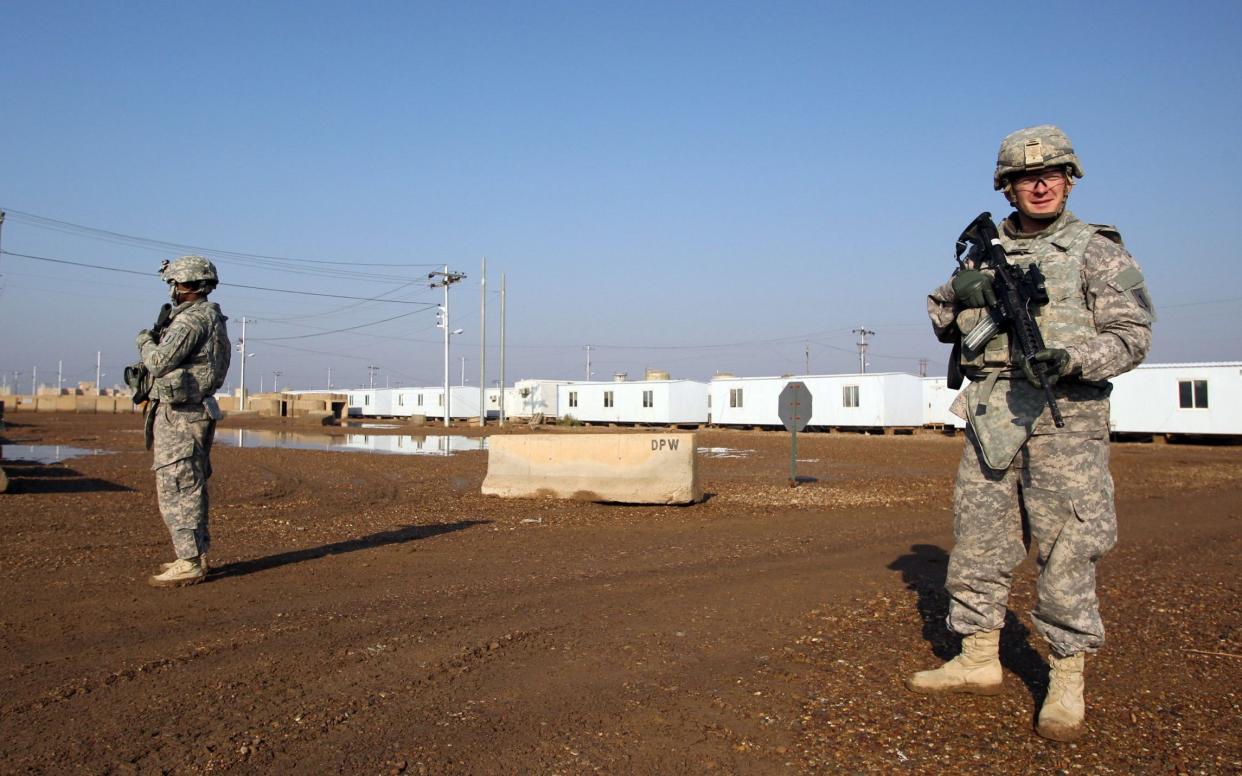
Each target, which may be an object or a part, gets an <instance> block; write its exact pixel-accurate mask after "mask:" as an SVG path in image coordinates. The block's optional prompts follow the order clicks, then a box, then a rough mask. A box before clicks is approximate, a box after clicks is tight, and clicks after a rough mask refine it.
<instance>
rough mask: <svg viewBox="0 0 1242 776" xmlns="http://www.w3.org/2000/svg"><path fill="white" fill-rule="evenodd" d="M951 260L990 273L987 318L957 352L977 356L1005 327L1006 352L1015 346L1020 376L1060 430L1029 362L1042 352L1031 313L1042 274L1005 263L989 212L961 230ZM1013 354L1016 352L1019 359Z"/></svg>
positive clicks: (1049, 396)
mask: <svg viewBox="0 0 1242 776" xmlns="http://www.w3.org/2000/svg"><path fill="white" fill-rule="evenodd" d="M955 258H956V259H957V263H958V266H960V267H962V268H963V269H966V268H968V267H969V268H972V269H985V268H986V269H991V270H992V271H993V273H994V275H993V278H992V287H991V288H990V289H989V288H987V287H985V289H984V297H985V299H986V300H987V310H988V317H987V318H985V319H984V320H982V321H980V322H979V325H977V326H975V328H974V329H972V330H971V332H970V334H969V335H967V336H966V337H964V338H963V339H962V347H963V348H964V349H965V350H966V351H967V352H968V353H969V352H979V351H980V350H981V349H982V348H983V346H984V344H986V343H987V341H988V340H989V339H991V337H992V336H993V335H995V334H996V332H997V331H999V330H1000V329H1002V328H1007V329H1008V331H1009V333H1010V336H1011V338H1012V340H1011V342H1010V347H1013V346H1014V345H1016V346H1017V347H1016V348H1015V351H1014V355H1015V356H1019V357H1020V358H1021V359H1022V371H1023V372H1025V373H1027V374H1028V375H1033V376H1034V378H1035V381H1036V382H1038V383H1039V387H1040V388H1041V389H1042V390H1043V392H1044V398H1045V399H1046V400H1047V402H1048V409H1049V410H1051V412H1052V420H1053V422H1054V423H1056V426H1057V428H1063V427H1064V426H1065V420H1064V419H1063V418H1062V417H1061V409H1060V407H1058V406H1057V399H1056V396H1054V395H1053V393H1052V383H1050V382H1049V381H1048V366H1047V365H1046V364H1044V363H1043V362H1042V361H1035V360H1034V356H1035V354H1036V353H1038V352H1039V351H1041V350H1043V349H1044V337H1043V335H1042V334H1040V332H1039V324H1037V323H1036V322H1035V314H1034V311H1033V310H1032V308H1034V307H1038V306H1041V305H1045V304H1047V303H1048V289H1047V287H1046V286H1045V285H1044V275H1043V273H1042V272H1040V270H1039V267H1037V266H1036V265H1035V264H1031V265H1029V266H1028V267H1027V268H1026V269H1023V268H1022V267H1019V266H1017V265H1014V264H1010V263H1009V259H1008V258H1007V257H1006V256H1005V249H1004V248H1003V247H1001V242H1000V234H998V233H997V231H996V224H994V223H992V214H991V213H980V214H979V217H978V218H976V219H975V220H974V221H972V222H971V223H970V226H967V227H966V229H965V230H963V231H962V234H961V236H960V237H958V238H957V252H956V254H955ZM989 291H990V292H991V293H988V292H989ZM1017 351H1021V352H1020V354H1019V353H1018V352H1017Z"/></svg>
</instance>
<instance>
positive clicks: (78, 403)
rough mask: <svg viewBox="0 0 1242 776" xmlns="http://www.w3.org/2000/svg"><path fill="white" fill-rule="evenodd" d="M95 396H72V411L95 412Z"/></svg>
mask: <svg viewBox="0 0 1242 776" xmlns="http://www.w3.org/2000/svg"><path fill="white" fill-rule="evenodd" d="M95 404H96V397H94V396H74V397H73V411H74V412H95V411H96V407H95Z"/></svg>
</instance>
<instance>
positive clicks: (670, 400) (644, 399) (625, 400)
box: [556, 380, 707, 426]
mask: <svg viewBox="0 0 1242 776" xmlns="http://www.w3.org/2000/svg"><path fill="white" fill-rule="evenodd" d="M556 391H557V399H556V402H557V406H558V408H559V410H560V412H559V413H558V415H559V417H561V418H568V417H572V418H574V419H575V420H579V421H582V422H583V423H634V424H638V425H648V424H650V425H661V426H670V425H702V424H704V423H707V385H705V384H704V383H698V382H695V381H693V380H634V381H633V382H630V381H614V382H580V383H562V384H560V385H558V386H557V389H556Z"/></svg>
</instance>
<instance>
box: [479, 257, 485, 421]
mask: <svg viewBox="0 0 1242 776" xmlns="http://www.w3.org/2000/svg"><path fill="white" fill-rule="evenodd" d="M479 425H480V426H485V425H487V257H486V256H484V257H483V269H482V274H481V278H480V280H479Z"/></svg>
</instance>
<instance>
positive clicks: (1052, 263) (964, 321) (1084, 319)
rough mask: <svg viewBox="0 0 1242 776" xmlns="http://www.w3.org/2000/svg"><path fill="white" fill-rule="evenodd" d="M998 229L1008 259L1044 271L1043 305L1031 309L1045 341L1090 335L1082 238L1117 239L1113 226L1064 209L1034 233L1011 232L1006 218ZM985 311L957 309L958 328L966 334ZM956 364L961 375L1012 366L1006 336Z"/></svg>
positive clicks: (1057, 343)
mask: <svg viewBox="0 0 1242 776" xmlns="http://www.w3.org/2000/svg"><path fill="white" fill-rule="evenodd" d="M997 231H998V232H999V234H1000V240H1001V247H1003V248H1004V249H1005V255H1006V256H1007V257H1008V259H1009V263H1010V264H1015V265H1019V266H1022V267H1026V266H1027V265H1029V264H1032V263H1033V264H1035V265H1036V266H1038V267H1039V269H1040V271H1042V272H1043V274H1044V279H1045V281H1046V283H1047V288H1048V304H1046V305H1043V306H1042V307H1037V308H1035V311H1034V312H1035V320H1036V322H1037V323H1038V325H1039V330H1040V333H1041V334H1043V337H1044V345H1045V346H1047V347H1049V348H1065V347H1067V346H1069V345H1076V344H1078V343H1080V342H1085V341H1086V340H1089V339H1091V338H1092V337H1094V336H1095V335H1096V333H1097V332H1096V330H1095V321H1094V318H1093V316H1092V314H1091V311H1090V310H1089V309H1087V297H1086V288H1085V279H1084V271H1083V270H1084V258H1083V257H1084V256H1085V254H1086V252H1087V243H1089V242H1091V238H1092V237H1093V236H1094V235H1096V234H1102V235H1104V236H1105V237H1107V238H1109V239H1111V240H1113V241H1114V242H1116V243H1118V244H1120V243H1121V235H1120V234H1118V233H1117V230H1116V229H1114V228H1113V227H1111V226H1102V225H1099V224H1088V223H1084V222H1082V221H1079V220H1078V219H1077V218H1076V217H1074V215H1073V214H1072V213H1070V212H1068V211H1066V212H1065V213H1063V214H1062V215H1061V217H1060V218H1058V219H1057V220H1056V221H1055V222H1053V224H1052V225H1051V226H1050V227H1049V228H1048V229H1046V230H1044V231H1042V232H1040V233H1038V234H1035V235H1018V236H1014V235H1012V233H1011V227H1010V222H1008V221H1005V222H1002V224H1001V228H1000V229H999V230H997ZM987 314H988V312H987V310H986V309H985V308H970V309H965V310H962V311H961V312H959V313H958V315H957V326H958V330H959V331H961V332H962V334H963V335H965V334H966V333H968V332H969V331H970V330H971V329H973V328H974V327H975V326H976V325H978V323H979V322H980V321H981V320H983V318H984V317H985V316H986V315H987ZM961 364H962V368H963V371H964V372H965V373H966V374H979V373H980V372H991V371H996V370H1004V369H1012V368H1014V366H1015V362H1014V360H1013V355H1012V349H1011V345H1010V337H1009V335H1008V334H1007V333H1006V332H1004V331H1001V332H999V333H998V334H996V335H995V336H994V337H992V339H991V340H989V341H988V343H987V345H986V346H985V347H984V349H983V352H982V353H977V354H970V353H966V352H963V353H962V360H961Z"/></svg>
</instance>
